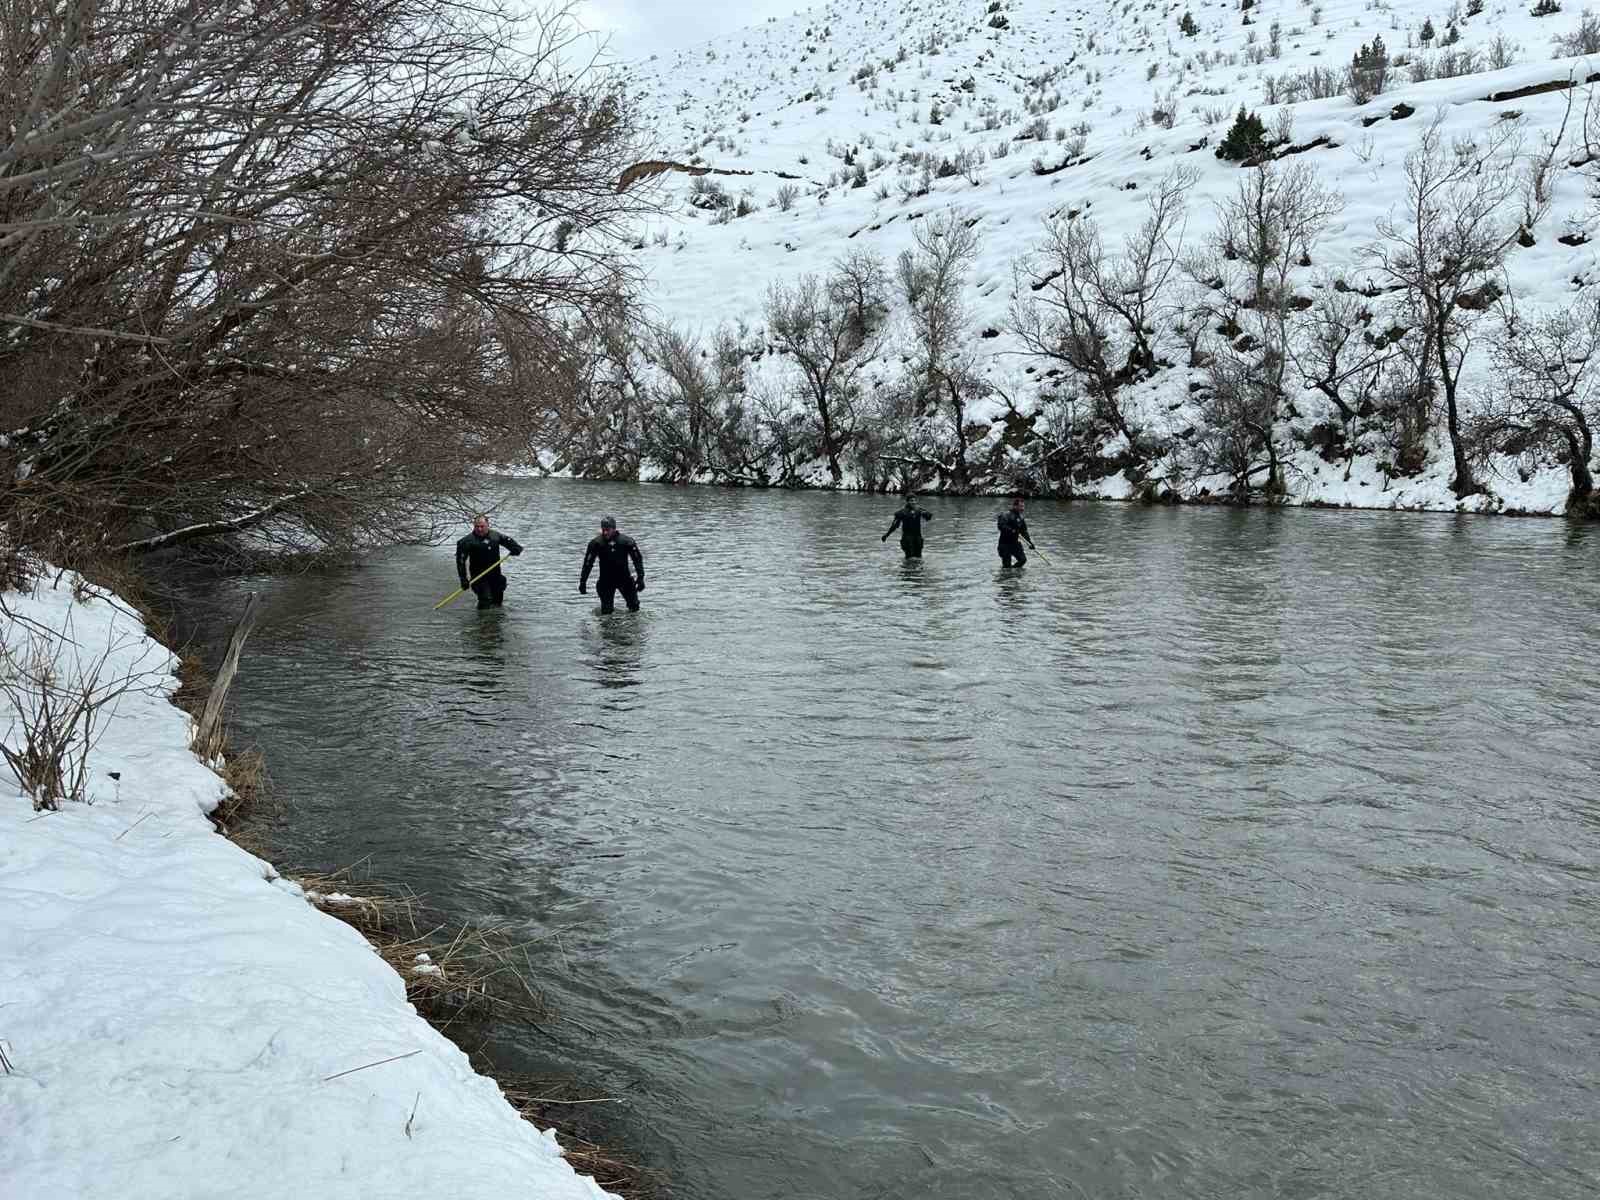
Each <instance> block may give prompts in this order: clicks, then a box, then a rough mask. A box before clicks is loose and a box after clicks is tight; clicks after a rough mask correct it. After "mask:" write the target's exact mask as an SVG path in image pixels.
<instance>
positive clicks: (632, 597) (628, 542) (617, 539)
mask: <svg viewBox="0 0 1600 1200" xmlns="http://www.w3.org/2000/svg"><path fill="white" fill-rule="evenodd" d="M630 558H631V559H633V572H634V573H633V575H629V574H628V560H629V559H630ZM597 562H598V563H599V564H600V579H599V582H597V583H596V584H595V588H594V590H595V592H596V593H598V595H599V596H600V611H601V612H603V613H608V612H610V611H612V602H613V601H614V600H615V599H616V595H617V593H618V592H621V593H622V598H623V600H625V601H626V602H627V605H628V611H629V612H638V611H639V593H640V592H642V591H644V556H643V555H642V554H640V553H639V543H638V542H636V541H634V540H633V539H632V538H631V537H629V536H628V535H627V534H625V533H619V532H617V519H616V518H615V517H601V518H600V536H599V537H597V538H595V539H593V540H592V541H591V542H590V543H589V549H588V551H587V552H586V553H585V554H584V556H583V574H581V575H579V576H578V590H579V591H580V592H587V591H588V590H589V571H590V569H591V568H592V567H593V566H594V565H595V563H597ZM634 576H637V579H635V578H634Z"/></svg>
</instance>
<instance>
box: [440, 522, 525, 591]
mask: <svg viewBox="0 0 1600 1200" xmlns="http://www.w3.org/2000/svg"><path fill="white" fill-rule="evenodd" d="M502 546H504V547H505V548H506V549H507V550H509V551H510V552H511V553H512V555H518V554H521V553H522V547H521V546H519V545H517V540H516V538H512V537H507V536H506V535H505V534H503V533H500V532H499V531H497V530H494V529H491V530H489V532H488V533H486V534H484V535H483V536H482V537H479V536H478V535H477V534H476V533H469V534H467V536H466V537H464V538H462V539H461V540H460V541H459V542H457V543H456V575H457V577H458V578H459V579H460V580H461V586H462V587H466V586H467V580H469V579H475V577H476V576H477V574H478V572H479V571H483V570H487V569H488V567H489V566H491V565H492V564H494V563H496V562H498V561H499V560H500V558H501V554H500V548H501V547H502ZM472 594H473V595H475V596H477V597H478V607H479V608H489V607H490V606H492V605H498V604H503V603H504V602H505V597H506V577H505V575H504V573H503V572H502V571H501V570H500V568H499V567H495V569H494V570H492V571H489V573H488V574H487V575H485V576H484V577H483V578H482V579H476V580H475V582H474V583H473V585H472Z"/></svg>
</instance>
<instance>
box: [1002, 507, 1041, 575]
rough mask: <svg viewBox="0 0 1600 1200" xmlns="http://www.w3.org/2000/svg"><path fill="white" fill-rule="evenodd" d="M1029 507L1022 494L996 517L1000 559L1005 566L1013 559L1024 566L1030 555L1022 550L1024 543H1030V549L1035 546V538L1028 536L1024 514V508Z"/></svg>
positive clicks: (1026, 520)
mask: <svg viewBox="0 0 1600 1200" xmlns="http://www.w3.org/2000/svg"><path fill="white" fill-rule="evenodd" d="M1026 507H1027V504H1026V503H1025V502H1024V500H1023V499H1022V497H1021V496H1017V497H1015V498H1014V499H1013V500H1012V501H1011V508H1010V509H1009V510H1008V511H1006V512H1003V513H997V514H996V515H995V518H994V522H995V524H996V525H998V526H999V527H1000V545H999V546H998V547H997V549H998V550H999V551H1000V561H1001V563H1002V564H1003V565H1005V566H1008V567H1009V566H1010V565H1011V560H1012V559H1013V558H1014V559H1016V560H1017V566H1019V567H1020V566H1024V565H1026V563H1027V561H1028V556H1027V555H1026V554H1024V553H1023V552H1022V543H1023V542H1027V543H1028V549H1029V550H1032V549H1033V548H1034V545H1033V539H1032V538H1031V537H1029V536H1028V519H1027V518H1026V517H1024V516H1023V515H1022V510H1023V509H1024V508H1026Z"/></svg>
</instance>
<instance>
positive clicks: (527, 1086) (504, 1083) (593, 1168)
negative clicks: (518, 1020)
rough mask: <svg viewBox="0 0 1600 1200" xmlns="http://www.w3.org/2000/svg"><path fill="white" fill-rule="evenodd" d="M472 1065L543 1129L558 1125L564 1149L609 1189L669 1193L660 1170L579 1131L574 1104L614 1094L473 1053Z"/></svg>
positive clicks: (626, 1196) (629, 1199) (634, 1196)
mask: <svg viewBox="0 0 1600 1200" xmlns="http://www.w3.org/2000/svg"><path fill="white" fill-rule="evenodd" d="M472 1065H473V1069H474V1070H476V1071H478V1072H479V1073H480V1074H483V1075H488V1076H490V1077H491V1078H492V1079H494V1080H495V1082H496V1083H498V1084H499V1085H500V1090H501V1091H502V1092H503V1093H505V1097H506V1100H507V1101H509V1102H510V1104H511V1106H512V1107H513V1108H515V1109H516V1110H517V1114H518V1115H519V1116H520V1117H521V1118H522V1119H523V1120H524V1121H527V1122H529V1123H531V1124H533V1125H535V1126H537V1127H538V1128H540V1129H554V1130H555V1131H556V1136H557V1138H558V1139H559V1140H560V1142H561V1153H562V1156H563V1157H564V1158H566V1160H567V1161H568V1162H569V1163H571V1164H572V1169H573V1170H574V1171H577V1172H578V1173H579V1174H581V1175H588V1176H591V1177H592V1178H593V1179H594V1181H595V1182H596V1183H597V1184H599V1185H600V1186H601V1187H603V1188H605V1189H606V1191H608V1192H614V1193H615V1194H617V1195H618V1196H621V1197H623V1200H651V1198H652V1197H656V1196H659V1195H662V1194H664V1193H665V1190H666V1183H667V1177H666V1175H665V1174H664V1173H663V1172H661V1171H657V1170H652V1169H651V1168H649V1167H642V1166H640V1165H639V1164H638V1163H635V1162H631V1161H629V1160H628V1159H626V1158H623V1157H621V1156H619V1155H618V1154H617V1153H616V1152H615V1151H613V1150H607V1149H606V1148H604V1147H603V1146H599V1145H596V1144H595V1143H594V1142H591V1141H589V1140H587V1139H586V1138H584V1137H583V1136H582V1135H580V1134H578V1133H576V1132H574V1129H573V1119H572V1108H573V1106H578V1105H589V1104H616V1103H621V1101H620V1100H619V1099H618V1098H617V1097H614V1096H599V1097H593V1096H584V1095H582V1094H581V1093H579V1092H577V1091H576V1089H574V1088H573V1087H572V1085H571V1084H568V1083H561V1082H555V1081H550V1080H541V1079H535V1078H534V1077H532V1076H529V1075H517V1074H510V1073H507V1072H505V1071H501V1070H499V1069H497V1068H496V1067H495V1066H494V1065H493V1064H492V1063H486V1062H482V1061H480V1060H479V1059H478V1058H476V1057H475V1058H474V1059H473V1063H472Z"/></svg>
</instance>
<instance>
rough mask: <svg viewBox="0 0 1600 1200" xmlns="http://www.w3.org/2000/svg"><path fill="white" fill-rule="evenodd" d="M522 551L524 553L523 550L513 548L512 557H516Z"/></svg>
mask: <svg viewBox="0 0 1600 1200" xmlns="http://www.w3.org/2000/svg"><path fill="white" fill-rule="evenodd" d="M521 553H522V551H521V550H513V551H512V552H511V557H512V558H515V557H516V556H517V555H519V554H521Z"/></svg>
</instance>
